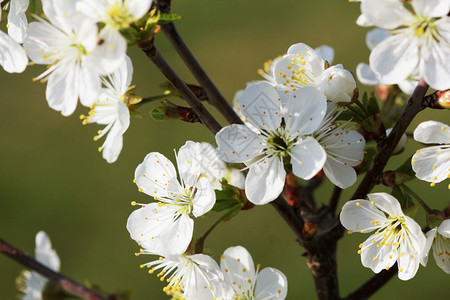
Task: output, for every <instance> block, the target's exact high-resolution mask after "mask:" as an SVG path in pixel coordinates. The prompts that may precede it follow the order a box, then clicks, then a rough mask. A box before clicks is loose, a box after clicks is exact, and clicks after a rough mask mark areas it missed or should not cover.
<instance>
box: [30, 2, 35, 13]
mask: <svg viewBox="0 0 450 300" xmlns="http://www.w3.org/2000/svg"><path fill="white" fill-rule="evenodd" d="M30 12H31V13H32V14H35V15H37V1H36V0H31V1H30Z"/></svg>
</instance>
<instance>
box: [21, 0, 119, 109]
mask: <svg viewBox="0 0 450 300" xmlns="http://www.w3.org/2000/svg"><path fill="white" fill-rule="evenodd" d="M42 5H43V10H44V13H45V16H46V17H47V19H48V20H49V22H48V21H45V20H44V19H41V18H40V17H36V18H37V19H38V20H39V22H32V23H30V25H29V27H28V30H27V34H26V37H25V40H24V48H25V49H26V51H27V54H28V56H29V57H30V59H31V60H32V61H33V62H34V63H37V64H44V65H48V69H47V70H46V71H45V72H44V73H42V74H41V75H39V76H38V77H37V78H34V80H41V81H42V82H45V81H47V90H46V98H47V101H48V103H49V105H50V107H51V108H53V109H55V110H57V111H61V113H62V114H63V115H64V116H68V115H70V114H72V113H73V112H74V110H75V108H76V106H77V102H78V98H79V99H80V102H81V104H83V105H84V106H91V105H92V104H93V103H94V101H95V100H96V99H97V97H98V94H99V92H100V89H101V79H100V76H106V75H108V74H109V73H111V72H113V71H114V70H115V69H117V67H119V65H120V64H121V62H122V60H123V59H124V56H125V48H124V47H121V46H118V44H117V40H114V39H113V38H111V37H109V36H106V35H103V34H101V33H100V34H97V25H96V24H95V22H92V21H90V20H87V19H84V18H80V17H79V16H78V15H77V14H76V12H75V2H74V1H71V0H43V1H42Z"/></svg>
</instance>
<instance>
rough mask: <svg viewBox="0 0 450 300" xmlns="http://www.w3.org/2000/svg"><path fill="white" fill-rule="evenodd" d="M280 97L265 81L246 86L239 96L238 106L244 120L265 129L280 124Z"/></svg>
mask: <svg viewBox="0 0 450 300" xmlns="http://www.w3.org/2000/svg"><path fill="white" fill-rule="evenodd" d="M280 101H281V100H280V97H279V96H278V93H277V91H276V90H275V88H274V87H273V86H272V85H271V84H270V83H267V82H265V81H261V82H258V83H255V84H252V85H249V86H247V88H246V89H245V90H244V92H243V93H242V95H241V96H240V101H239V106H240V108H241V112H242V114H243V115H244V118H245V120H246V121H248V122H249V123H250V124H252V125H253V126H255V127H256V128H261V129H264V130H266V131H271V130H275V129H277V128H278V127H279V126H280V124H281V114H280V108H281V107H280V105H281V104H280Z"/></svg>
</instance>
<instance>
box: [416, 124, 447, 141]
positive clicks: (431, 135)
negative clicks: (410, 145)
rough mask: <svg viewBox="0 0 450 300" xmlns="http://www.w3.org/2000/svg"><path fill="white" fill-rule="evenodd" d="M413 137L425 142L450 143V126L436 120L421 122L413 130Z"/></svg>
mask: <svg viewBox="0 0 450 300" xmlns="http://www.w3.org/2000/svg"><path fill="white" fill-rule="evenodd" d="M414 139H415V140H416V141H418V142H421V143H425V144H450V126H448V125H447V124H444V123H441V122H437V121H426V122H422V123H420V124H419V126H417V128H416V130H414Z"/></svg>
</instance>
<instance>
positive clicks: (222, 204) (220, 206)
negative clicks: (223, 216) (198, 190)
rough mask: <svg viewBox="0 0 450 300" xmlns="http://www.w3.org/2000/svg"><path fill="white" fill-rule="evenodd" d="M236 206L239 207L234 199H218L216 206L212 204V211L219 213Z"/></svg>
mask: <svg viewBox="0 0 450 300" xmlns="http://www.w3.org/2000/svg"><path fill="white" fill-rule="evenodd" d="M216 192H217V191H216ZM237 206H240V203H239V202H237V201H236V199H219V200H216V204H214V206H213V208H212V211H215V212H221V211H224V210H227V209H232V208H234V207H237Z"/></svg>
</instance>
